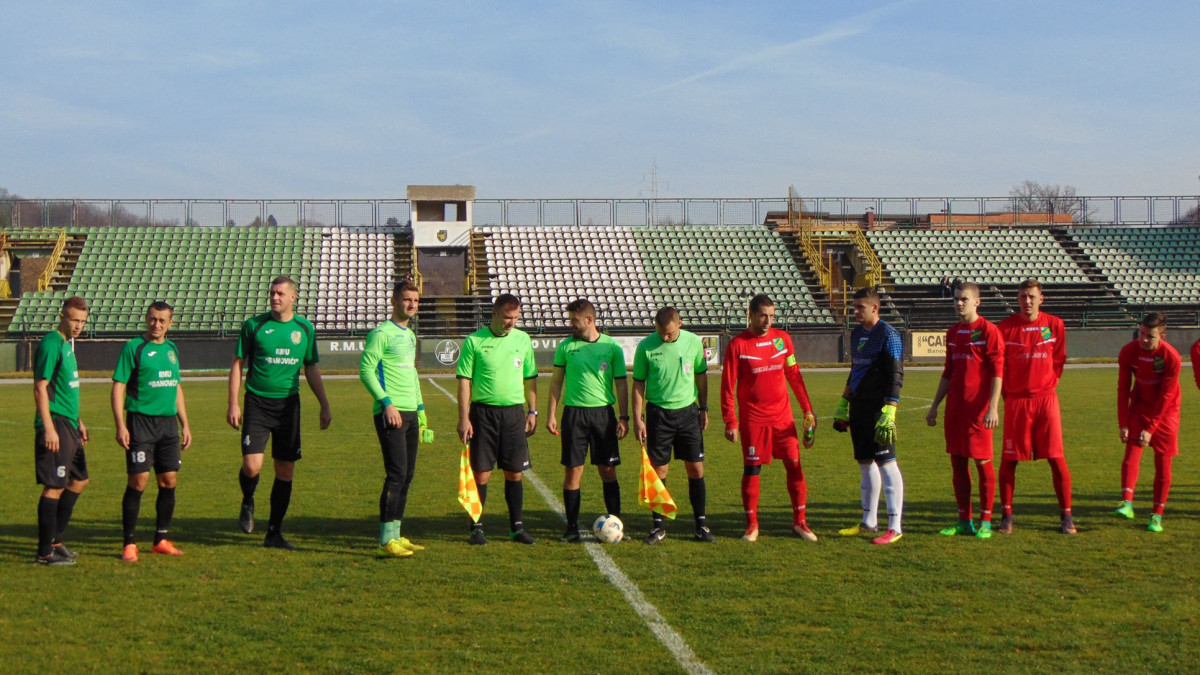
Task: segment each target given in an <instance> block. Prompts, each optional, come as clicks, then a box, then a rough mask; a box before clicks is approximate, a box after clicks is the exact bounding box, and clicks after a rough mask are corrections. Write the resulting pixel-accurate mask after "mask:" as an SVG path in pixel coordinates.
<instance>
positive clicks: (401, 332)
mask: <svg viewBox="0 0 1200 675" xmlns="http://www.w3.org/2000/svg"><path fill="white" fill-rule="evenodd" d="M358 379H360V380H362V383H363V385H364V386H365V387H366V388H367V391H368V392H370V393H371V398H372V399H374V401H375V405H374V408H373V413H374V414H376V415H378V414H379V413H380V412H382V411H383V409H384V408H386V407H387V406H389V405H394V406H396V408H397V409H398V410H404V411H413V410H423V409H424V408H425V403H424V400H423V399H422V398H421V380H420V378H419V377H418V376H417V335H416V333H414V332H412V331H411V330H409V329H408V328H405V327H404V326H401V325H399V324H397V323H396V322H395V321H392V320H390V319H389V320H388V321H385V322H383V323H382V324H380V325H379V327H378V328H376V329H375V330H373V331H371V332H370V333H367V343H366V345H365V346H364V347H363V353H362V360H361V361H360V362H359V367H358Z"/></svg>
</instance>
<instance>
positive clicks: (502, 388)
mask: <svg viewBox="0 0 1200 675" xmlns="http://www.w3.org/2000/svg"><path fill="white" fill-rule="evenodd" d="M520 318H521V301H520V300H519V299H517V296H515V295H512V294H509V293H504V294H502V295H500V296H498V297H497V298H496V300H495V301H494V302H493V304H492V322H491V324H489V325H487V326H484V327H483V328H480V329H479V330H477V331H475V332H474V333H471V334H470V335H468V336H467V339H466V340H464V341H463V345H462V351H461V353H460V354H459V357H458V368H457V371H456V374H457V376H458V437H459V440H461V441H462V442H463V443H464V444H467V443H469V444H470V446H471V451H470V456H471V471H472V473H474V474H475V485H476V486H477V487H478V488H479V501H480V503H481V504H483V503H486V501H487V485H488V480H489V479H491V477H492V470H493V469H495V468H496V466H497V465H499V467H500V469H501V470H502V471H504V501H505V502H507V503H508V525H509V535H508V536H509V539H511V540H513V541H515V542H518V543H521V544H532V543H534V539H533V537H531V536H529V535H528V534H527V533H526V532H525V525H524V523H523V522H522V520H521V511H522V509H523V508H524V501H525V496H524V488H523V483H522V482H521V473H522V472H523V471H525V470H526V469H529V468H532V464H531V463H530V461H529V442H528V440H527V438H528V437H529V436H532V435H533V432H534V431H536V430H537V388H536V387H535V386H534V384H535V382H534V380H535V379H536V378H537V374H538V372H537V363H536V362H535V361H534V357H533V343H532V342H531V341H530V339H529V334H528V333H526V332H525V331H523V330H520V329H518V328H517V327H516V325H517V321H518V320H519V319H520ZM522 403H525V404H527V405H528V408H525V407H523V406H522ZM470 542H471V543H472V544H474V545H483V544H486V543H487V537H485V536H484V535H483V520H482V519H480V521H479V522H477V523H472V524H471V537H470Z"/></svg>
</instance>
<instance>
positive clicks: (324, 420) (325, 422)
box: [321, 405, 333, 431]
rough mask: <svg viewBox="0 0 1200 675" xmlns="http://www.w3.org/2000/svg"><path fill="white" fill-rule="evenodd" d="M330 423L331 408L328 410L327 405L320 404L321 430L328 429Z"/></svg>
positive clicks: (331, 419) (331, 420)
mask: <svg viewBox="0 0 1200 675" xmlns="http://www.w3.org/2000/svg"><path fill="white" fill-rule="evenodd" d="M332 423H333V412H332V411H331V410H329V406H328V405H323V406H321V431H324V430H326V429H328V428H329V425H330V424H332Z"/></svg>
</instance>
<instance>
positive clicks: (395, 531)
mask: <svg viewBox="0 0 1200 675" xmlns="http://www.w3.org/2000/svg"><path fill="white" fill-rule="evenodd" d="M399 538H400V521H398V520H389V521H387V522H381V523H379V545H380V546H386V545H387V543H388V542H389V541H391V540H393V539H399Z"/></svg>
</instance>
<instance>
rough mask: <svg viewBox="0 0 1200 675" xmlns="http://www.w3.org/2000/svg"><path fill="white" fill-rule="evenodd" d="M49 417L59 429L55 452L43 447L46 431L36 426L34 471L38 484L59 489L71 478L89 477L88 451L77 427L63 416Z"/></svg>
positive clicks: (72, 479)
mask: <svg viewBox="0 0 1200 675" xmlns="http://www.w3.org/2000/svg"><path fill="white" fill-rule="evenodd" d="M52 420H53V422H54V431H56V432H57V433H58V452H50V451H49V450H47V449H46V432H45V430H43V429H39V430H38V431H37V433H35V434H34V437H33V465H34V474H35V476H36V477H37V482H38V484H39V485H42V486H44V487H47V488H50V489H52V490H60V489H62V488H65V487H67V483H68V482H70V481H79V480H87V479H88V468H87V455H85V454H84V452H83V435H82V434H80V433H79V429H76V428H75V426H74V425H73V424H71V422H70V420H68V419H67V418H65V417H60V416H58V415H54V416H53V418H52Z"/></svg>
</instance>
